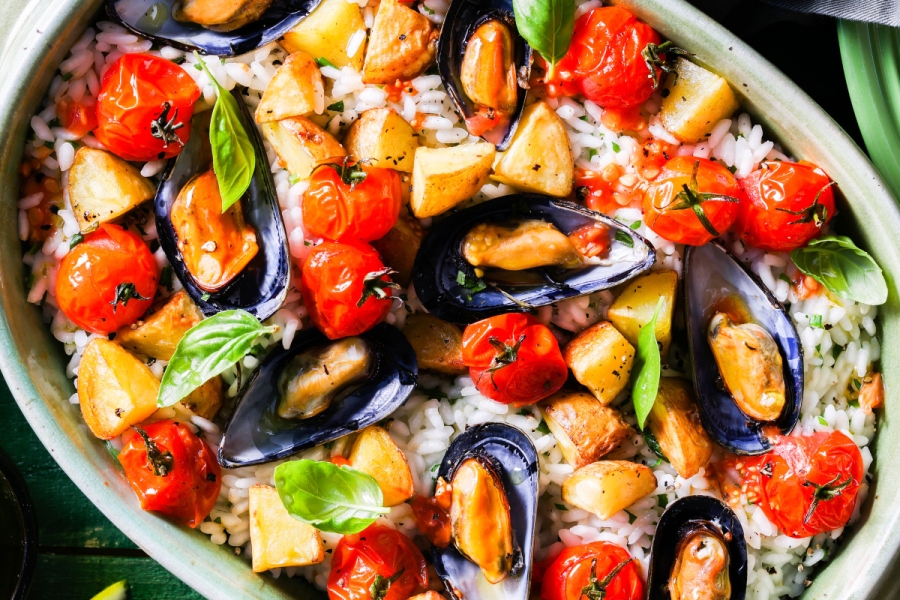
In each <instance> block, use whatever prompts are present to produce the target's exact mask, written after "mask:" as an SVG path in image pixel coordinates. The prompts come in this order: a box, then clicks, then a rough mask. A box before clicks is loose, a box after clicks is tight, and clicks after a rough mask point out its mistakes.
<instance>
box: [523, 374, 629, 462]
mask: <svg viewBox="0 0 900 600" xmlns="http://www.w3.org/2000/svg"><path fill="white" fill-rule="evenodd" d="M538 407H539V408H540V409H541V414H543V416H544V421H546V423H547V427H549V428H550V431H551V433H553V435H554V436H555V437H556V441H557V442H559V449H560V450H562V453H563V456H564V457H565V459H566V462H568V463H569V464H570V465H572V466H573V467H575V468H576V469H580V468H581V467H583V466H585V465H589V464H591V463H592V462H596V461H598V460H600V458H602V457H603V456H605V455H606V454H607V453H609V452H610V451H612V450H613V448H615V447H616V446H618V445H619V444H621V443H622V442H624V441H625V440H627V439H628V438H629V437H631V436H632V434H634V430H633V429H632V428H631V425H629V424H628V423H626V422H625V420H624V419H623V418H622V415H620V414H619V411H617V410H616V409H614V408H609V407H607V406H603V405H602V404H601V403H600V402H599V401H597V399H596V398H594V397H593V396H591V395H590V394H585V393H582V392H572V391H567V390H563V391H560V392H557V393H555V394H553V395H552V396H550V397H549V398H547V399H546V400H542V401H541V403H540V404H539V405H538Z"/></svg>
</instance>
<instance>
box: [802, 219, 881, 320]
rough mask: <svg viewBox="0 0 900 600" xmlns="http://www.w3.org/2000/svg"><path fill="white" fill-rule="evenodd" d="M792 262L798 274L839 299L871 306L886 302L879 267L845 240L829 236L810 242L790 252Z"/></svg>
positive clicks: (850, 241) (837, 236) (850, 242)
mask: <svg viewBox="0 0 900 600" xmlns="http://www.w3.org/2000/svg"><path fill="white" fill-rule="evenodd" d="M791 259H792V260H793V261H794V264H795V265H797V268H798V269H800V271H802V272H803V273H805V274H806V275H809V276H810V277H812V278H813V279H815V280H816V281H818V282H819V283H821V284H822V285H824V286H825V287H826V288H828V289H829V290H831V291H832V292H834V293H835V294H837V295H838V296H841V297H843V298H848V299H850V300H854V301H856V302H862V303H863V304H869V305H871V306H877V305H879V304H884V303H885V302H887V296H888V288H887V282H886V281H885V280H884V274H883V273H882V272H881V267H879V266H878V264H877V263H876V262H875V260H874V259H873V258H872V257H871V256H869V254H868V253H867V252H866V251H865V250H861V249H859V248H857V247H856V244H854V243H853V241H852V240H851V239H850V238H848V237H844V236H842V235H828V236H825V237H822V238H819V239H817V240H813V241H811V242H810V243H809V245H808V246H806V247H805V248H798V249H797V250H794V251H793V252H791Z"/></svg>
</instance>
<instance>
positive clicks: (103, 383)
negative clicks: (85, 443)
mask: <svg viewBox="0 0 900 600" xmlns="http://www.w3.org/2000/svg"><path fill="white" fill-rule="evenodd" d="M158 391H159V381H158V380H157V379H156V377H155V376H154V375H153V373H152V372H151V371H150V369H148V368H147V365H145V364H144V363H142V362H141V361H139V360H138V359H136V358H135V357H134V356H132V354H131V353H130V352H128V350H125V349H124V348H122V347H121V346H119V345H118V344H116V343H115V342H111V341H109V340H106V339H103V338H95V339H93V340H91V341H90V342H89V343H88V345H87V348H85V349H84V354H83V355H82V357H81V364H80V365H79V367H78V401H79V403H80V404H81V414H82V416H83V417H84V422H85V423H87V426H88V427H89V428H90V430H91V432H92V433H93V434H94V435H95V436H97V437H98V438H100V439H102V440H111V439H113V438H116V437H118V436H120V435H122V433H124V432H125V430H126V429H128V428H129V427H131V426H133V425H137V424H138V423H141V422H142V421H145V420H146V419H147V418H149V417H150V415H152V414H153V413H155V412H156V394H157V392H158Z"/></svg>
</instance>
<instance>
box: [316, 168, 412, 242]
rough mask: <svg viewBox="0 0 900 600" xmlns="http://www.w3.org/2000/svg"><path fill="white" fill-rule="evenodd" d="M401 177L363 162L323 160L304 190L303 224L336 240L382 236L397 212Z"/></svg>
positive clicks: (400, 198) (394, 221) (389, 170)
mask: <svg viewBox="0 0 900 600" xmlns="http://www.w3.org/2000/svg"><path fill="white" fill-rule="evenodd" d="M402 202H403V199H402V195H401V192H400V177H399V176H398V175H397V173H396V172H395V171H392V170H391V169H380V168H378V167H370V166H368V165H363V164H359V163H357V164H352V165H351V164H349V163H348V162H346V161H345V162H344V163H343V164H340V163H338V164H326V165H323V166H321V167H319V168H318V169H316V171H315V172H314V173H313V175H312V179H310V182H309V188H308V189H307V190H306V192H304V194H303V205H302V210H303V226H304V227H305V228H306V230H307V231H308V232H309V233H311V234H312V235H314V236H319V237H323V238H325V239H327V240H332V241H335V242H344V241H353V240H358V241H363V242H371V241H374V240H377V239H380V238H382V237H384V236H385V235H386V234H387V232H388V231H390V230H391V228H392V227H393V226H394V224H395V223H396V222H397V218H398V217H399V216H400V205H401V204H402Z"/></svg>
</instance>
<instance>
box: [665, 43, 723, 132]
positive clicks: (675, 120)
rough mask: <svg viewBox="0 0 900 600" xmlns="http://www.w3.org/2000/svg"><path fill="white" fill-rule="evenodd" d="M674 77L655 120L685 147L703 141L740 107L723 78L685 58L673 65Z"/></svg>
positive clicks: (666, 89) (667, 86)
mask: <svg viewBox="0 0 900 600" xmlns="http://www.w3.org/2000/svg"><path fill="white" fill-rule="evenodd" d="M675 72H676V73H677V77H670V78H669V83H668V84H667V85H666V88H665V91H664V92H663V95H664V96H665V98H664V99H663V101H662V110H660V112H659V118H660V120H661V121H662V124H663V127H665V128H666V129H667V130H668V131H669V132H670V133H671V134H672V135H674V136H675V137H676V138H678V139H679V140H681V141H682V142H684V143H686V144H696V143H698V142H702V141H705V140H706V138H707V137H709V134H710V132H711V131H712V129H713V127H715V126H716V123H718V122H719V121H721V120H722V119H727V118H728V117H730V116H731V115H733V114H734V111H736V110H737V109H738V108H739V107H740V105H739V104H738V100H737V97H736V96H735V94H734V91H732V89H731V86H730V85H728V82H727V81H725V79H724V78H722V77H719V76H718V75H716V74H715V73H712V72H710V71H707V70H706V69H704V68H703V67H701V66H698V65H695V64H694V63H692V62H691V61H689V60H687V59H686V58H679V59H678V62H677V63H676V64H675Z"/></svg>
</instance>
